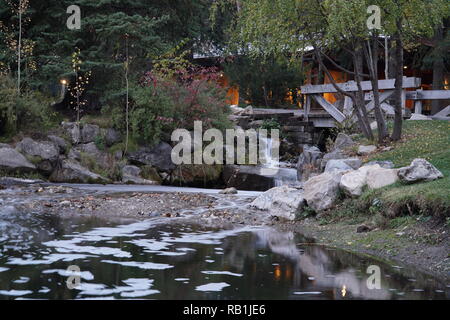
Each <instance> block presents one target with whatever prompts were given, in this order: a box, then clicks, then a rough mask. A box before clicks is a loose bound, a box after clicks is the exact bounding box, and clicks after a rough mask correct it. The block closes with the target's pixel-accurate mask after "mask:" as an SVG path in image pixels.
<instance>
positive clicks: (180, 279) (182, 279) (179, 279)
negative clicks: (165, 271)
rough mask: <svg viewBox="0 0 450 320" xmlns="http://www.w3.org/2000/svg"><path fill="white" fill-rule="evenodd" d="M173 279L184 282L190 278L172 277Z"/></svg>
mask: <svg viewBox="0 0 450 320" xmlns="http://www.w3.org/2000/svg"><path fill="white" fill-rule="evenodd" d="M174 280H175V281H180V282H185V281H189V280H191V279H189V278H176V279H174Z"/></svg>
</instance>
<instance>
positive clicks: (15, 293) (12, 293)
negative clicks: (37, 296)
mask: <svg viewBox="0 0 450 320" xmlns="http://www.w3.org/2000/svg"><path fill="white" fill-rule="evenodd" d="M31 293H33V291H30V290H0V295H3V296H12V297H20V296H25V295H27V294H31Z"/></svg>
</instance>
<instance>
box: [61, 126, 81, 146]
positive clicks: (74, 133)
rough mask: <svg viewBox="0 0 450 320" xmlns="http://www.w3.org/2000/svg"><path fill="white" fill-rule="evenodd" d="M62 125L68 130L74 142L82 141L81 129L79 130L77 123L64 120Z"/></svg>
mask: <svg viewBox="0 0 450 320" xmlns="http://www.w3.org/2000/svg"><path fill="white" fill-rule="evenodd" d="M61 126H62V127H63V129H64V130H65V131H66V133H67V135H68V136H69V138H70V140H71V142H72V143H73V144H78V143H80V142H81V130H79V128H78V124H77V123H75V122H63V123H61Z"/></svg>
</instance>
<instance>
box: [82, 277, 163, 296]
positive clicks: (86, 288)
mask: <svg viewBox="0 0 450 320" xmlns="http://www.w3.org/2000/svg"><path fill="white" fill-rule="evenodd" d="M122 282H123V283H125V284H126V286H116V287H114V288H107V287H106V286H105V285H103V284H98V283H81V284H80V287H79V288H77V289H78V290H80V291H81V292H80V295H83V296H109V295H112V294H120V295H121V296H122V297H124V298H137V297H144V296H148V295H151V294H156V293H160V291H159V290H153V289H152V290H150V289H151V287H152V286H153V280H152V279H146V278H130V279H127V280H123V281H122Z"/></svg>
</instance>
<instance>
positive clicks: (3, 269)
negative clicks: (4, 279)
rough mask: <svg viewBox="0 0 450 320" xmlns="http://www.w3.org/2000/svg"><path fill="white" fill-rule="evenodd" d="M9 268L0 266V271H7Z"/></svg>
mask: <svg viewBox="0 0 450 320" xmlns="http://www.w3.org/2000/svg"><path fill="white" fill-rule="evenodd" d="M8 270H9V268H2V267H0V272H5V271H8Z"/></svg>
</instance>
